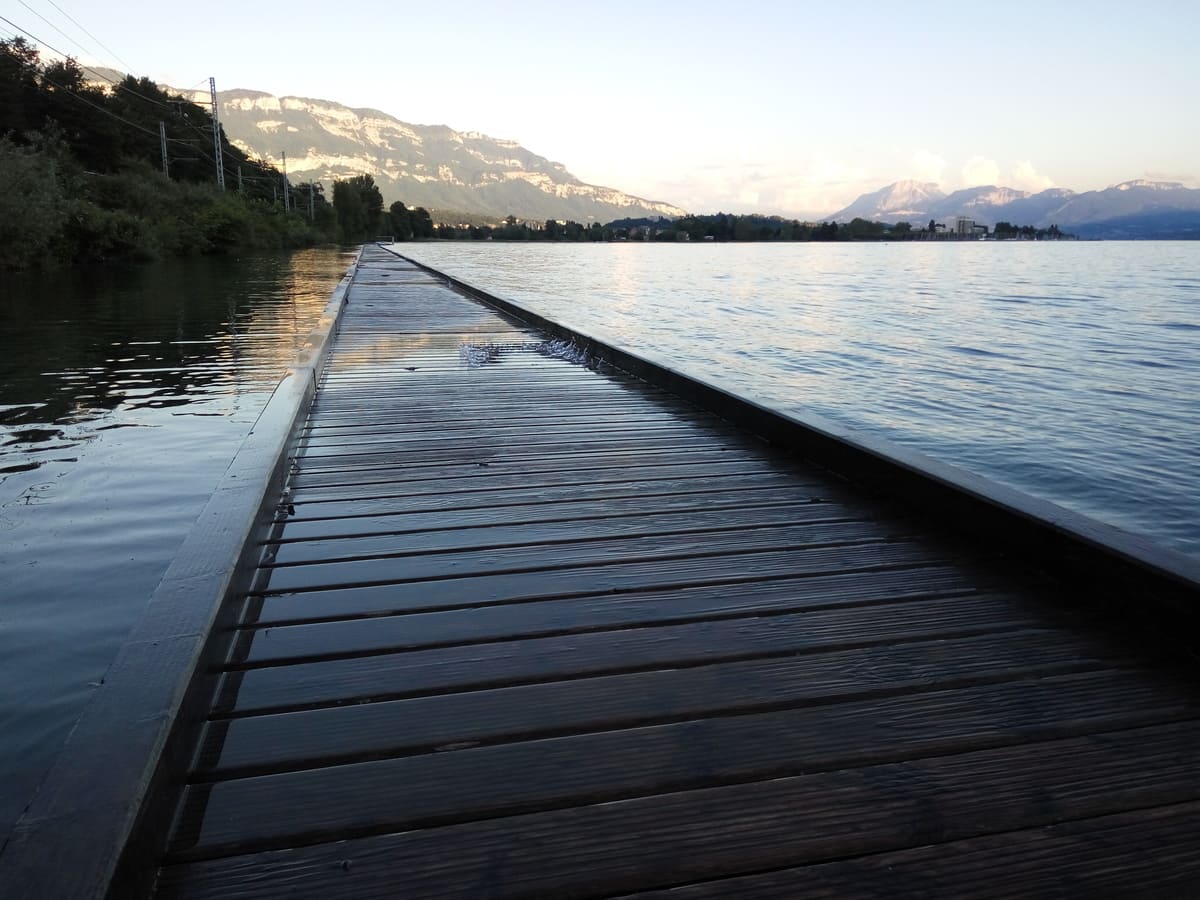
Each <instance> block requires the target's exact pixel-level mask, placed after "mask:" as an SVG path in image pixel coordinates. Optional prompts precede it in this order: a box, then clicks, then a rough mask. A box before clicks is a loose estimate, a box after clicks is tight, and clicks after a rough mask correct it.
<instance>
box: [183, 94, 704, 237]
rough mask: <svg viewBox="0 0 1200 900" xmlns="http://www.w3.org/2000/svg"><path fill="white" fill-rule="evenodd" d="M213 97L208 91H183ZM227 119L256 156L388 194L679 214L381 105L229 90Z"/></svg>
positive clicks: (298, 175) (580, 216) (497, 212)
mask: <svg viewBox="0 0 1200 900" xmlns="http://www.w3.org/2000/svg"><path fill="white" fill-rule="evenodd" d="M180 93H183V94H184V95H185V96H187V97H188V98H189V99H194V100H195V101H196V102H198V103H207V102H208V101H209V94H208V93H207V92H206V91H181V92H180ZM217 98H218V102H219V103H220V115H221V124H222V126H223V127H224V129H225V134H226V135H227V136H228V138H229V139H230V141H231V142H232V143H234V144H235V145H237V146H238V147H240V148H242V149H243V150H245V151H246V152H247V153H249V154H251V155H252V156H256V157H259V158H261V159H265V160H267V161H269V162H271V163H273V164H274V165H276V166H280V165H282V156H283V154H284V153H286V154H287V173H288V176H289V178H290V180H291V181H292V182H297V181H309V180H316V181H323V182H324V183H325V185H326V189H327V190H328V189H329V187H330V185H331V183H332V181H333V180H334V179H335V178H342V179H345V178H348V177H350V176H353V175H359V174H367V175H370V176H372V177H373V178H374V179H375V183H376V184H377V185H379V189H380V191H381V192H382V193H383V196H384V200H385V201H386V202H387V203H389V204H390V203H391V202H393V201H395V200H403V201H404V202H405V203H407V204H408V205H409V206H424V207H426V208H439V209H455V210H462V211H464V212H473V213H484V214H488V215H491V216H495V217H497V218H499V217H503V216H505V215H508V214H510V213H511V214H513V215H516V216H518V217H520V218H523V219H538V220H540V219H574V220H576V221H579V222H589V221H592V220H599V221H604V222H606V221H609V220H611V219H615V218H620V217H624V216H679V215H683V214H684V211H683V210H682V209H680V208H679V207H676V206H672V205H671V204H669V203H660V202H656V201H652V200H644V199H642V198H641V197H634V196H631V195H629V194H626V193H624V192H622V191H619V190H615V189H613V188H607V187H598V186H596V185H591V184H584V183H583V182H582V181H580V180H579V179H578V178H576V177H575V176H574V175H572V174H571V173H570V172H568V171H567V170H566V168H565V167H564V166H563V165H561V164H559V163H555V162H551V161H550V160H548V159H546V158H545V157H542V156H538V155H537V154H535V153H532V152H530V151H529V150H526V149H525V148H524V147H522V146H521V145H520V144H518V143H516V142H515V141H504V140H498V139H496V138H492V137H488V136H487V135H484V134H479V133H477V132H459V131H454V130H453V129H451V128H447V127H446V126H444V125H413V124H410V123H407V122H401V121H400V120H399V119H396V118H394V117H393V116H390V115H388V114H387V113H384V112H380V111H379V110H374V109H351V108H349V107H346V106H342V105H341V104H340V103H335V102H332V101H329V100H311V99H306V98H303V97H275V96H272V95H270V94H264V93H260V92H258V91H247V90H234V91H220V92H218V94H217Z"/></svg>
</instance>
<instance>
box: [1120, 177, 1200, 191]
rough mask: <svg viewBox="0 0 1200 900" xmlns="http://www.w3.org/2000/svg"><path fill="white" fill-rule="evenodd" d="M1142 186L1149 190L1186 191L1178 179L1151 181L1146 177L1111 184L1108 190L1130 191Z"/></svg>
mask: <svg viewBox="0 0 1200 900" xmlns="http://www.w3.org/2000/svg"><path fill="white" fill-rule="evenodd" d="M1138 188H1142V189H1144V190H1151V191H1186V190H1187V188H1186V187H1184V185H1183V184H1182V183H1181V182H1178V181H1151V180H1149V179H1147V178H1135V179H1134V180H1133V181H1123V182H1121V183H1120V184H1117V185H1113V186H1112V187H1110V188H1109V190H1110V191H1132V190H1137V189H1138Z"/></svg>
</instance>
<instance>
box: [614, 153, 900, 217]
mask: <svg viewBox="0 0 1200 900" xmlns="http://www.w3.org/2000/svg"><path fill="white" fill-rule="evenodd" d="M628 183H629V180H628V179H626V180H625V182H624V184H625V185H628ZM638 187H639V188H640V190H641V196H651V197H659V198H667V199H669V200H670V201H671V202H672V203H676V204H678V205H679V206H682V207H684V208H685V209H687V210H690V211H692V212H697V213H713V212H717V211H718V210H721V211H724V212H727V213H728V212H732V213H748V212H759V213H767V214H771V213H779V214H782V215H785V216H789V217H790V216H794V217H797V218H802V219H803V218H810V217H812V218H817V217H820V216H824V215H828V214H829V213H830V212H832V211H833V210H836V209H841V208H842V207H843V206H845V205H846V204H848V203H849V202H851V201H852V200H853V199H854V198H855V197H857V196H859V195H860V194H863V193H865V192H867V191H872V190H875V189H876V188H878V187H879V185H878V184H876V183H875V180H874V179H868V176H867V173H866V171H864V170H863V169H862V168H859V167H857V166H855V165H854V164H852V163H848V162H846V161H844V160H842V159H838V158H837V157H835V156H833V155H814V156H811V157H809V158H807V159H794V158H793V159H789V160H788V161H786V162H780V161H776V162H773V163H759V164H756V165H754V166H745V165H739V164H737V163H734V162H728V161H719V162H706V163H704V164H697V165H696V166H695V168H691V169H689V170H688V172H687V175H686V176H685V177H679V176H678V175H676V176H673V177H667V178H659V179H655V180H653V181H650V182H643V183H642V185H639V186H638ZM625 189H626V190H628V189H629V188H627V187H626V188H625ZM633 193H639V191H633Z"/></svg>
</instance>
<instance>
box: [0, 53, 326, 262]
mask: <svg viewBox="0 0 1200 900" xmlns="http://www.w3.org/2000/svg"><path fill="white" fill-rule="evenodd" d="M160 123H161V126H162V130H163V131H164V132H165V136H166V146H167V153H166V156H167V161H166V168H167V172H165V173H164V171H163V168H164V166H163V152H162V140H161V134H160ZM212 130H213V123H212V117H211V116H210V115H209V113H208V111H207V110H205V109H203V108H202V107H200V106H197V105H196V104H194V103H191V102H189V101H187V100H184V99H183V98H182V97H178V96H172V95H170V94H168V93H166V92H165V91H162V90H160V89H159V88H158V87H157V86H156V85H155V84H154V83H153V82H151V81H150V80H148V79H144V78H143V79H141V80H138V79H135V78H133V77H126V78H125V79H124V80H123V81H120V82H118V83H116V84H113V85H111V86H109V87H108V88H107V89H106V88H101V87H96V86H93V85H91V84H89V83H88V81H87V80H86V78H85V77H84V73H83V70H82V69H81V68H80V67H79V66H78V65H77V64H76V63H75V62H74V61H73V60H67V61H65V62H53V63H43V62H42V61H41V60H40V58H39V54H38V51H37V50H36V49H35V48H33V47H32V46H31V45H29V44H28V43H26V42H25V41H24V40H22V39H20V38H17V39H15V40H12V41H0V179H2V180H3V183H4V184H5V190H4V191H3V192H2V193H0V268H9V269H11V268H25V267H30V266H36V265H41V264H46V263H52V262H90V261H108V260H125V259H138V258H149V257H155V256H160V255H166V254H190V253H216V252H227V251H231V250H237V249H242V248H248V247H252V248H264V249H266V248H284V247H294V246H300V245H303V244H310V243H315V242H318V241H321V240H330V239H332V237H333V234H334V221H333V212H332V210H331V209H329V208H328V204H327V203H326V202H325V200H324V197H323V195H322V194H321V191H320V188H319V187H318V186H300V190H299V191H297V188H296V187H293V188H292V189H291V190H292V192H293V196H292V197H289V199H294V200H295V202H296V203H297V205H298V206H299V209H293V210H292V211H287V210H285V208H284V207H285V205H284V202H283V196H282V192H283V185H284V180H283V177H282V176H281V174H280V173H279V172H278V171H277V170H276V169H275V168H274V167H273V166H270V165H268V164H266V163H264V162H261V161H258V160H251V159H249V158H248V157H247V156H246V154H245V153H243V152H242V151H240V150H238V149H237V147H235V146H233V145H232V144H230V143H229V142H228V141H227V140H226V139H225V135H224V133H222V134H221V136H220V137H221V147H222V156H223V160H224V173H225V181H226V190H224V191H222V190H221V189H220V188H219V187H218V186H217V184H216V158H215V155H214V147H213V136H212ZM306 188H307V189H310V190H311V194H309V193H308V192H307V191H306V190H305V189H306ZM310 197H311V200H310Z"/></svg>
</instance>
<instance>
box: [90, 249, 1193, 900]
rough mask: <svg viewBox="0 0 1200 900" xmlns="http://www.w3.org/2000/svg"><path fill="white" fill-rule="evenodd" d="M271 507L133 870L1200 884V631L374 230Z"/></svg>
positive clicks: (1009, 886) (185, 881)
mask: <svg viewBox="0 0 1200 900" xmlns="http://www.w3.org/2000/svg"><path fill="white" fill-rule="evenodd" d="M278 509H279V519H278V522H277V524H276V526H275V530H274V531H273V532H272V533H271V535H270V538H269V540H268V542H267V543H266V546H265V551H266V552H265V555H264V556H263V557H262V560H261V564H260V567H259V570H258V574H257V577H256V581H255V582H254V586H253V588H252V590H251V591H250V594H249V598H248V599H247V597H246V596H245V595H244V594H243V595H241V596H237V597H233V598H231V599H230V600H229V601H228V604H232V605H234V606H235V607H236V608H237V610H238V613H237V615H238V616H239V617H240V621H239V622H238V624H236V627H234V628H233V629H232V631H230V630H229V629H226V630H225V632H224V634H226V635H230V634H231V635H232V636H231V638H230V641H229V644H228V646H229V650H228V651H227V652H226V653H225V654H224V655H223V656H222V657H221V660H222V661H220V662H219V664H217V665H216V667H215V669H214V670H213V671H215V673H216V675H217V676H218V680H217V685H216V687H215V689H214V690H213V691H211V692H210V696H211V697H212V703H211V708H209V709H208V710H207V712H206V713H205V712H204V711H203V710H201V711H200V716H199V718H201V719H203V720H204V721H203V725H202V727H201V729H200V731H199V737H198V744H196V745H195V747H194V752H193V751H190V750H189V751H188V752H187V753H184V754H181V757H182V758H183V759H184V760H185V761H186V760H189V759H190V762H187V763H186V766H185V769H186V773H182V772H177V773H175V774H174V775H173V776H172V777H171V779H170V782H171V783H172V784H175V785H180V784H182V785H183V787H182V791H181V793H180V792H179V791H175V792H174V795H172V792H171V791H169V790H161V791H159V792H158V794H159V795H161V796H163V797H166V796H177V797H178V801H179V802H178V806H177V807H173V808H174V809H175V812H173V813H170V814H168V815H167V816H165V817H164V816H163V815H162V814H161V813H160V814H157V815H156V816H151V815H149V814H147V813H145V812H144V811H143V812H142V813H140V815H141V816H142V818H143V819H146V820H148V821H149V820H157V821H166V820H173V822H172V824H171V825H170V827H169V829H166V828H165V827H164V829H162V830H161V832H160V833H161V835H162V836H163V838H164V840H155V838H156V837H157V835H155V834H151V835H150V836H149V837H147V836H146V835H142V836H141V837H138V836H137V835H135V836H134V839H133V840H132V841H131V842H130V843H129V844H127V845H126V849H125V851H124V859H123V861H122V874H121V876H120V877H121V878H123V879H125V880H124V881H120V882H117V883H118V884H122V885H131V884H139V883H141V884H147V885H148V884H149V876H147V874H146V873H147V872H148V873H150V876H153V877H154V879H155V881H154V888H153V894H154V896H156V897H159V898H164V900H166V898H172V900H174V898H179V900H183V898H187V900H199V898H249V897H263V898H273V897H284V896H286V897H311V898H320V900H329V898H334V897H347V898H351V897H353V898H372V897H374V898H384V897H403V898H417V897H431V898H444V897H516V896H544V897H611V896H619V895H626V894H637V895H639V896H660V895H661V896H663V897H667V896H669V897H672V898H676V897H678V898H696V897H721V898H724V897H781V898H782V897H788V898H791V897H807V896H822V897H835V896H836V897H842V896H881V897H884V896H886V897H894V896H909V895H921V896H938V897H955V896H972V897H975V896H1004V897H1008V896H1021V897H1041V896H1080V895H1092V894H1094V895H1097V896H1120V895H1132V894H1137V895H1140V896H1142V895H1144V896H1162V895H1167V894H1172V895H1173V894H1180V895H1182V894H1187V893H1193V892H1195V891H1198V890H1200V853H1197V852H1196V835H1197V834H1200V702H1198V701H1200V693H1198V691H1197V687H1196V679H1195V665H1194V660H1193V658H1192V657H1191V655H1190V653H1189V652H1188V649H1187V646H1186V645H1187V642H1188V640H1190V637H1191V635H1190V634H1184V635H1183V640H1178V639H1177V638H1178V636H1179V633H1180V632H1182V631H1184V629H1183V628H1182V627H1180V624H1179V623H1180V622H1190V620H1188V619H1186V618H1179V619H1176V618H1173V613H1172V612H1171V611H1170V609H1169V608H1167V607H1165V606H1164V607H1163V608H1159V607H1157V606H1153V605H1152V604H1151V599H1152V598H1150V597H1149V596H1148V595H1147V597H1142V596H1140V595H1139V593H1138V592H1139V591H1140V590H1141V588H1140V587H1139V586H1138V583H1137V581H1136V579H1133V580H1129V579H1125V580H1122V579H1120V578H1116V577H1114V578H1112V579H1111V585H1112V587H1111V589H1108V590H1106V589H1105V587H1104V585H1103V584H1098V583H1097V579H1088V578H1086V577H1084V576H1082V575H1078V574H1077V571H1078V569H1065V570H1063V571H1055V570H1054V569H1052V568H1047V566H1046V564H1045V561H1044V560H1041V559H1038V558H1037V554H1034V553H1030V554H1023V553H1021V552H1017V551H1014V550H1013V549H1012V547H1011V546H1010V545H1009V544H1007V543H1004V542H1003V541H988V540H984V539H980V538H978V537H975V536H970V535H965V534H964V533H963V532H962V529H960V528H958V527H957V526H944V525H938V524H937V516H936V515H931V514H930V510H928V509H921V508H919V505H913V506H904V505H902V504H899V503H896V502H895V501H885V500H883V499H880V498H879V497H878V496H876V491H875V490H874V489H872V490H870V491H867V490H864V489H862V488H861V486H860V485H858V484H856V483H852V482H851V481H848V480H843V479H841V478H839V477H838V476H836V475H834V474H831V473H830V472H829V471H828V470H826V469H823V468H820V467H818V466H816V465H814V464H812V463H810V462H806V461H805V460H804V459H803V458H801V455H800V454H794V453H789V452H788V451H787V450H785V449H781V448H779V447H776V446H772V445H771V444H768V443H767V442H765V441H763V440H761V439H759V438H757V437H755V436H753V435H752V434H750V433H748V432H746V431H743V430H740V429H738V428H736V427H734V426H733V425H731V424H729V423H728V422H727V421H725V420H724V419H722V418H718V417H716V416H715V415H713V414H710V413H708V412H705V411H703V410H702V409H700V408H698V407H697V406H693V405H689V404H688V403H687V402H685V401H684V400H682V399H679V398H678V397H676V396H674V395H673V394H671V393H668V392H666V391H665V390H664V389H662V388H661V387H656V386H653V385H652V384H648V383H647V382H644V381H641V380H638V379H635V378H633V377H631V376H629V375H626V374H623V373H621V372H619V371H617V370H615V369H612V368H611V367H609V366H607V365H604V364H594V365H592V366H591V367H589V366H588V365H584V364H582V363H581V361H580V359H579V358H578V348H577V347H572V346H569V345H566V344H562V343H556V342H554V341H552V340H550V338H549V337H548V335H547V334H546V333H544V332H541V331H537V330H534V329H533V328H532V327H527V326H523V325H521V324H518V323H517V322H516V321H515V320H514V319H511V318H508V317H507V316H506V315H505V314H502V313H500V312H497V311H496V310H494V309H492V308H490V307H489V306H487V305H485V304H483V303H481V302H479V301H478V300H476V299H472V298H471V297H468V296H466V295H465V294H464V293H463V292H462V291H460V290H457V289H456V288H455V287H453V286H450V285H448V284H447V282H446V280H445V279H443V278H439V277H436V276H435V275H433V274H429V273H427V272H426V271H424V270H422V269H420V268H418V267H416V266H414V265H413V264H411V263H409V262H407V261H405V260H402V259H399V258H397V257H396V256H394V255H392V254H390V253H388V252H386V251H385V250H384V249H382V248H376V247H369V248H367V249H365V250H364V252H363V255H362V257H361V260H360V262H359V265H358V269H357V273H356V275H355V279H354V281H353V284H352V286H351V287H350V290H349V301H348V304H347V306H346V307H345V310H344V312H343V314H342V318H341V322H340V325H339V329H338V334H337V336H336V338H335V339H334V345H333V350H332V355H331V357H330V359H329V362H328V364H327V366H326V367H325V368H324V370H323V373H322V374H321V377H320V379H319V388H318V391H317V394H316V397H315V399H314V400H313V402H312V405H311V411H310V414H309V415H308V418H307V421H306V423H304V425H303V428H302V430H301V431H300V433H299V439H298V442H297V443H296V445H295V447H294V458H293V461H292V463H291V472H290V477H289V481H288V488H287V491H286V492H285V493H284V495H283V497H282V499H281V500H279V502H278ZM1103 578H1105V579H1106V578H1107V576H1103ZM1192 587H1194V586H1188V585H1186V584H1185V585H1183V586H1182V587H1181V590H1183V591H1184V592H1185V593H1186V592H1187V591H1189V590H1191V589H1192ZM1147 590H1148V591H1149V589H1147ZM1187 627H1188V628H1191V625H1190V624H1188V626H1187ZM1172 632H1175V635H1174V636H1172ZM219 636H220V635H218V634H214V636H213V640H216V639H218V637H219ZM154 802H155V797H154V796H151V797H150V800H149V804H148V805H153V803H154ZM147 828H150V826H147V825H145V824H143V826H142V830H143V831H145V830H146V829H147ZM164 843H165V846H161V845H163V844H164ZM156 845H157V846H156ZM143 847H150V848H153V849H152V850H150V851H143V850H141V849H139V848H143ZM139 854H142V855H141V856H139ZM669 889H670V892H669V893H668V890H669ZM122 890H124V888H122ZM117 892H118V889H117V888H116V887H114V888H113V889H112V891H111V892H110V896H115V895H117ZM102 894H103V892H101V894H100V895H102ZM121 896H127V895H126V894H121Z"/></svg>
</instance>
